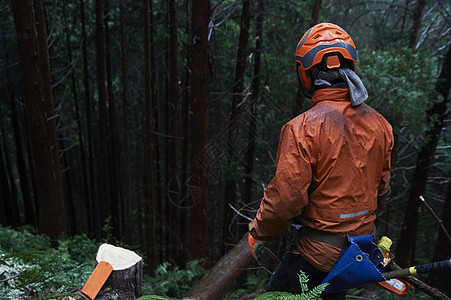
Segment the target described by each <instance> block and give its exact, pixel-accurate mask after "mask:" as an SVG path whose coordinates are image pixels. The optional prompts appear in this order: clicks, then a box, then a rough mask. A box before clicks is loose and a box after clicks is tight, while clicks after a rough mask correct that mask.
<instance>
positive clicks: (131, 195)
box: [0, 0, 451, 293]
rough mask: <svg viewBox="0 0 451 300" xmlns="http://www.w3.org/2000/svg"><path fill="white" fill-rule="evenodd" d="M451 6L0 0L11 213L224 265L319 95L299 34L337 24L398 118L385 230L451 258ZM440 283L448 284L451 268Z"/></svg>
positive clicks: (25, 221)
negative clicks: (300, 78) (304, 78)
mask: <svg viewBox="0 0 451 300" xmlns="http://www.w3.org/2000/svg"><path fill="white" fill-rule="evenodd" d="M450 10H451V4H450V3H449V2H448V1H432V0H429V1H426V0H398V1H396V0H392V1H351V0H341V1H337V0H336V1H334V0H323V1H319V0H316V1H294V0H293V1H277V0H270V1H263V0H252V1H251V0H215V1H213V0H212V1H209V0H204V1H195V0H193V1H187V0H179V1H176V0H170V1H152V0H143V1H120V0H95V1H84V0H80V1H55V0H47V1H43V0H35V1H31V0H13V1H12V0H8V1H2V2H1V3H0V42H1V44H0V45H1V46H0V89H1V93H0V97H1V102H0V111H1V115H0V149H1V150H0V169H1V170H0V224H1V225H3V226H8V227H12V228H24V226H26V227H27V228H34V229H35V230H36V231H37V232H39V233H42V234H46V235H48V236H49V237H50V239H51V240H52V241H53V242H55V243H56V242H57V241H61V240H64V239H66V238H68V237H71V236H74V235H80V234H86V235H87V236H88V237H89V238H92V239H95V240H98V241H100V240H104V241H109V242H112V243H116V244H121V245H127V246H128V247H129V248H132V249H133V250H136V251H138V252H140V253H142V254H144V255H145V257H146V261H145V263H146V268H147V269H148V270H149V272H150V273H152V270H155V268H156V266H157V265H158V264H160V263H162V262H164V261H169V262H171V264H173V265H177V266H181V267H183V266H185V264H186V263H187V262H188V261H190V260H192V259H201V258H206V260H205V265H206V266H211V265H212V264H214V262H216V261H217V260H218V259H219V258H220V257H222V256H223V255H224V254H226V253H227V252H228V251H229V250H230V249H231V247H233V245H234V244H236V243H237V242H238V241H239V240H240V239H241V238H242V236H243V235H244V234H245V232H246V230H247V223H248V220H247V219H246V218H243V216H241V215H240V214H242V215H244V216H248V217H250V218H253V216H254V214H255V211H256V208H257V207H258V204H259V202H260V199H261V196H262V194H263V190H264V187H265V185H266V184H267V183H268V182H269V181H270V180H271V178H272V176H273V175H274V172H275V155H276V148H277V143H278V135H279V132H280V129H281V127H282V126H283V124H284V123H285V122H287V121H288V120H290V119H291V118H293V117H294V116H296V115H297V114H299V113H301V112H303V111H305V110H307V109H308V108H309V107H310V106H311V102H310V100H309V99H304V98H303V97H302V96H301V94H300V93H299V90H298V83H297V78H296V74H295V70H294V52H295V46H296V44H297V42H298V41H299V39H300V37H301V36H302V34H303V33H304V32H305V31H306V30H307V29H308V28H309V27H310V26H312V25H313V24H316V23H317V22H332V23H336V24H338V25H340V26H341V27H343V28H344V29H345V30H346V31H347V32H348V33H349V34H350V35H351V36H352V38H353V40H354V42H355V43H356V45H357V49H358V54H359V62H358V66H357V73H358V74H359V76H360V77H361V78H362V80H363V82H364V84H365V86H366V87H367V89H368V92H369V99H368V100H367V103H368V104H369V105H371V106H372V107H374V108H375V109H377V110H378V111H379V112H380V113H381V114H382V115H384V117H385V118H387V120H389V122H390V123H391V124H392V126H393V131H394V135H395V140H396V144H395V149H394V151H393V157H392V172H391V173H392V181H391V193H390V196H389V199H388V200H387V201H386V203H385V206H384V207H383V208H382V209H380V210H379V211H378V212H377V215H378V220H379V221H378V222H379V232H380V233H381V234H384V235H388V236H389V237H391V238H392V239H393V240H394V246H393V247H394V248H393V249H392V250H393V251H394V253H396V259H397V261H398V263H399V264H400V265H402V266H408V265H410V264H420V263H426V262H430V261H437V260H443V259H449V258H450V256H451V238H450V236H449V232H450V231H451V218H450V217H449V216H450V213H451V182H450V177H451V176H450V174H451V156H450V151H451V145H450V144H449V141H450V138H451V136H450V133H449V128H450V119H449V107H450V104H449V99H450V97H449V91H450V86H451V76H450V72H451V70H450V68H451V67H450V50H449V49H450V46H449V45H450V43H451V39H450V36H451V35H450V30H451V18H450ZM420 196H424V199H425V201H426V202H422V201H420ZM232 207H233V208H234V209H235V210H237V211H240V214H238V213H237V212H236V211H235V210H234V209H232ZM440 219H441V222H440V221H439V220H440ZM287 239H289V234H288V233H287V234H286V235H284V236H283V237H282V238H279V239H277V245H276V246H275V247H274V249H275V250H274V251H275V253H276V255H277V254H280V253H282V252H283V250H284V249H285V247H286V243H287ZM438 274H439V273H438ZM429 281H430V282H433V284H434V286H437V287H439V288H441V289H442V290H445V291H448V293H449V291H450V287H449V284H448V286H447V284H446V283H449V282H450V281H451V276H450V274H449V273H443V274H439V275H432V276H430V278H429Z"/></svg>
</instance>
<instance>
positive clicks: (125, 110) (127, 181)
mask: <svg viewBox="0 0 451 300" xmlns="http://www.w3.org/2000/svg"><path fill="white" fill-rule="evenodd" d="M119 10H120V28H121V29H120V31H121V69H122V106H123V107H122V121H123V124H124V143H123V144H124V150H123V151H124V180H123V182H124V185H123V186H124V195H123V198H122V214H123V216H124V219H123V227H122V230H123V232H124V234H125V240H126V242H127V243H130V242H131V235H132V233H131V230H130V228H131V226H129V224H130V223H129V222H130V221H131V219H132V217H131V188H132V187H131V162H130V161H131V160H130V125H129V121H128V115H129V103H128V81H127V70H128V67H127V55H126V53H127V51H126V48H127V37H126V35H125V11H124V10H125V9H124V4H123V3H121V4H120V6H119Z"/></svg>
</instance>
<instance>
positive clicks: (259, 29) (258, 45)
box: [244, 0, 264, 203]
mask: <svg viewBox="0 0 451 300" xmlns="http://www.w3.org/2000/svg"><path fill="white" fill-rule="evenodd" d="M263 1H264V0H258V1H257V6H258V7H257V11H258V12H257V14H258V15H257V24H256V33H257V34H256V36H255V54H254V77H253V78H252V90H251V92H252V94H251V116H250V120H249V122H250V124H249V127H250V131H249V145H248V148H247V152H246V163H245V166H244V171H245V176H246V178H245V182H244V201H245V203H251V202H252V186H253V179H252V172H253V170H254V156H255V155H254V153H255V141H256V138H257V132H256V130H257V120H256V115H255V114H256V106H257V101H258V97H259V95H260V65H261V64H260V61H261V54H262V51H263V47H262V45H263V13H264V2H263Z"/></svg>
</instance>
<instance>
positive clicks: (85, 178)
mask: <svg viewBox="0 0 451 300" xmlns="http://www.w3.org/2000/svg"><path fill="white" fill-rule="evenodd" d="M63 18H64V24H65V27H66V30H65V36H66V45H67V56H68V57H67V59H68V63H69V65H71V64H72V63H73V57H72V48H71V44H70V35H71V34H70V33H69V29H68V28H69V23H68V22H67V16H66V9H65V7H63ZM70 79H71V88H72V96H73V97H74V106H75V117H76V122H77V131H78V143H79V145H80V148H79V151H78V152H79V154H80V163H81V169H82V173H81V174H82V176H83V178H82V183H83V191H82V192H81V194H80V196H81V197H82V198H83V205H82V206H84V207H83V208H84V210H85V211H84V214H85V215H86V216H87V215H88V212H89V210H90V208H89V197H88V195H89V193H88V189H89V188H88V186H89V182H88V173H87V168H86V155H85V147H84V138H83V128H82V125H81V115H80V109H79V105H78V93H77V86H76V78H75V71H74V70H72V71H71V74H70ZM65 164H66V167H68V163H67V162H65ZM68 176H69V175H66V177H67V181H68V182H67V185H68V186H67V190H68V191H69V189H70V187H69V185H71V181H72V180H70V179H69V177H68ZM73 176H74V177H75V176H76V175H75V174H73ZM71 194H72V193H71V192H69V194H67V195H68V197H71ZM69 209H72V210H75V207H73V208H69ZM74 217H75V216H74ZM86 220H87V224H86V227H87V229H88V230H89V229H90V228H91V226H90V220H89V218H86ZM72 223H76V222H75V219H74V220H72ZM79 225H80V224H79ZM72 227H73V229H74V230H75V231H72V232H73V234H74V233H75V232H77V227H76V226H72ZM78 233H79V232H78Z"/></svg>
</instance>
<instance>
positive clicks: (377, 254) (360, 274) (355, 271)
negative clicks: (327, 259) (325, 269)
mask: <svg viewBox="0 0 451 300" xmlns="http://www.w3.org/2000/svg"><path fill="white" fill-rule="evenodd" d="M373 238H374V236H373V235H362V236H352V237H351V236H350V237H348V240H349V242H350V243H351V244H350V246H349V247H348V248H347V249H343V250H342V255H341V257H340V260H339V261H338V262H337V264H336V265H335V266H334V268H333V269H332V270H331V271H330V272H329V274H328V275H327V276H326V278H324V280H323V282H322V283H326V282H327V283H329V285H328V286H327V287H326V290H325V293H336V292H341V291H346V290H348V289H352V288H355V287H359V286H364V285H367V284H370V283H376V282H380V281H385V278H384V277H383V276H382V274H381V273H382V272H384V271H385V270H384V268H383V266H382V264H381V263H382V262H383V259H384V254H383V253H382V251H381V249H380V248H379V247H378V246H377V245H376V244H375V243H374V242H373Z"/></svg>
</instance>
